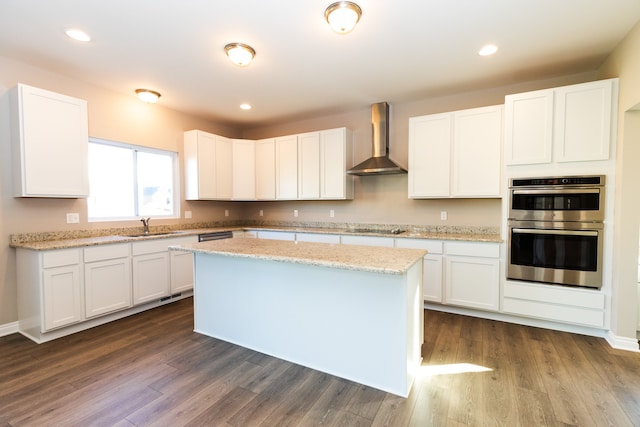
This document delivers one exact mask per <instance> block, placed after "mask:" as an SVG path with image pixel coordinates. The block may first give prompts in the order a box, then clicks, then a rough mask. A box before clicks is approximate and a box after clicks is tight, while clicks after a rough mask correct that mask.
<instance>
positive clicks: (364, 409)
mask: <svg viewBox="0 0 640 427" xmlns="http://www.w3.org/2000/svg"><path fill="white" fill-rule="evenodd" d="M191 305H192V300H191V299H186V300H182V301H178V302H176V303H174V304H171V305H167V306H163V307H160V308H157V309H154V310H150V311H147V312H144V313H141V314H139V315H136V316H132V317H129V318H126V319H122V320H120V321H117V322H113V323H110V324H108V325H104V326H100V327H97V328H94V329H91V330H88V331H85V332H81V333H78V334H75V335H72V336H69V337H65V338H61V339H59V340H55V341H52V342H49V343H46V344H41V345H37V344H34V343H32V342H31V341H29V340H27V339H26V338H24V337H22V336H20V335H17V334H14V335H10V336H7V337H3V338H0V366H2V368H1V369H0V426H94V425H95V426H133V425H136V426H142V425H144V426H146V425H153V426H257V425H262V426H312V425H322V426H382V425H389V426H431V425H433V426H462V425H471V426H484V425H492V426H493V425H500V426H532V425H535V426H547V425H549V426H568V425H576V426H607V425H611V426H630V425H640V354H637V353H631V352H625V351H617V350H613V349H611V348H610V347H609V346H608V344H607V343H606V342H605V341H604V340H602V339H598V338H593V337H585V336H580V335H572V334H567V333H562V332H555V331H549V330H544V329H537V328H530V327H525V326H519V325H513V324H508V323H501V322H496V321H491V320H483V319H476V318H471V317H465V316H459V315H453V314H447V313H440V312H434V311H427V312H426V315H425V323H426V327H425V341H426V344H425V346H424V349H425V350H424V363H423V365H424V366H423V371H424V372H422V373H421V375H420V377H419V378H418V379H417V381H416V383H415V384H414V387H413V390H412V392H411V394H410V396H409V398H407V399H403V398H400V397H397V396H394V395H390V394H387V393H384V392H382V391H379V390H375V389H372V388H369V387H365V386H361V385H358V384H355V383H353V382H350V381H346V380H343V379H340V378H336V377H333V376H331V375H327V374H323V373H320V372H317V371H314V370H312V369H309V368H304V367H301V366H298V365H295V364H292V363H289V362H285V361H282V360H279V359H276V358H273V357H270V356H266V355H264V354H260V353H257V352H255V351H252V350H248V349H245V348H242V347H238V346H235V345H232V344H229V343H226V342H224V341H219V340H215V339H213V338H209V337H205V336H202V335H198V334H195V333H193V332H192V329H193V320H192V307H191ZM248 321H252V320H251V319H248ZM255 321H259V319H256V320H255ZM445 368H446V369H445ZM471 368H475V369H471ZM455 369H460V370H461V372H457V373H456V372H455Z"/></svg>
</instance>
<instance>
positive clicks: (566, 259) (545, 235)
mask: <svg viewBox="0 0 640 427" xmlns="http://www.w3.org/2000/svg"><path fill="white" fill-rule="evenodd" d="M602 228H603V226H602V223H581V222H576V223H572V222H536V221H511V222H510V223H509V238H508V239H509V240H508V242H509V248H508V253H509V261H508V263H507V279H516V280H526V281H533V282H542V283H554V284H561V285H571V286H587V287H591V288H600V287H601V286H602Z"/></svg>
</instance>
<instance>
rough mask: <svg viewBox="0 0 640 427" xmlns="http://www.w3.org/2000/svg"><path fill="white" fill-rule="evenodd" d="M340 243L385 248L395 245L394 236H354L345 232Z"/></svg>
mask: <svg viewBox="0 0 640 427" xmlns="http://www.w3.org/2000/svg"><path fill="white" fill-rule="evenodd" d="M340 243H342V244H343V245H362V246H380V247H383V248H392V247H394V246H395V245H394V239H393V238H392V237H381V236H355V235H353V236H352V235H345V234H343V235H341V236H340Z"/></svg>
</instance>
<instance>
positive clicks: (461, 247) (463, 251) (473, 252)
mask: <svg viewBox="0 0 640 427" xmlns="http://www.w3.org/2000/svg"><path fill="white" fill-rule="evenodd" d="M444 249H445V253H446V254H447V255H460V256H477V257H485V258H499V257H500V244H498V243H483V242H482V243H479V242H446V243H445V244H444Z"/></svg>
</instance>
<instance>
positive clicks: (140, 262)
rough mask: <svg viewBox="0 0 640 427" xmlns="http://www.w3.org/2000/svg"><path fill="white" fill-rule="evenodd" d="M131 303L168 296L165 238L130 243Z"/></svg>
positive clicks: (167, 262)
mask: <svg viewBox="0 0 640 427" xmlns="http://www.w3.org/2000/svg"><path fill="white" fill-rule="evenodd" d="M131 250H132V255H133V256H132V258H131V266H132V273H133V303H134V304H135V305H137V304H143V303H145V302H149V301H153V300H157V299H160V298H163V297H166V296H169V294H170V290H171V283H170V274H171V271H170V270H169V252H168V250H167V240H165V239H160V240H149V241H145V242H136V243H132V245H131Z"/></svg>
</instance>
